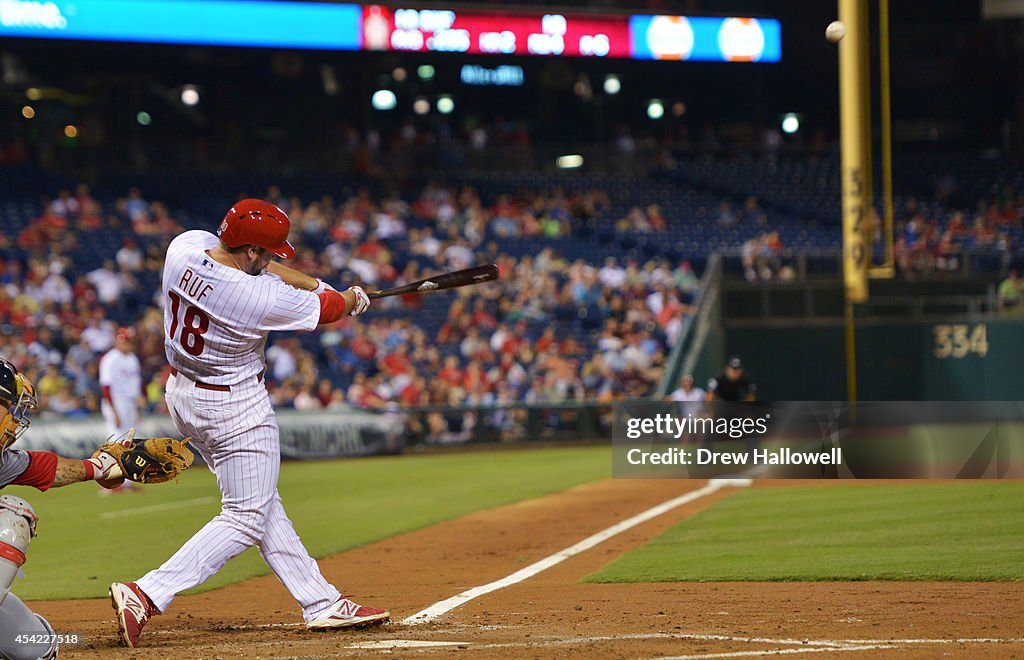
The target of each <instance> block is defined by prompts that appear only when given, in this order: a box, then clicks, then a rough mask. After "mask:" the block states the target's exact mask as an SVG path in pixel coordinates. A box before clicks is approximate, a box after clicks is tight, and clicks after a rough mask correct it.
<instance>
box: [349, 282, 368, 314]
mask: <svg viewBox="0 0 1024 660" xmlns="http://www.w3.org/2000/svg"><path fill="white" fill-rule="evenodd" d="M348 290H349V291H351V292H352V293H353V294H354V295H355V297H356V304H354V305H352V309H351V310H350V311H349V313H348V315H349V316H359V315H360V314H362V313H363V312H365V311H366V310H368V309H370V296H368V295H366V291H364V290H363V287H361V286H350V287H349V288H348Z"/></svg>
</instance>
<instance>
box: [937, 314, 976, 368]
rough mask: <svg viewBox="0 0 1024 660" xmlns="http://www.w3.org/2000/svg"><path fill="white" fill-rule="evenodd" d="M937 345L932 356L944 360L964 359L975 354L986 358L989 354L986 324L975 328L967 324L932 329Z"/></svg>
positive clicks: (944, 325) (946, 325)
mask: <svg viewBox="0 0 1024 660" xmlns="http://www.w3.org/2000/svg"><path fill="white" fill-rule="evenodd" d="M932 334H933V335H934V337H935V344H934V346H933V347H932V355H934V356H935V357H937V358H939V359H940V360H944V359H946V358H957V359H959V358H964V357H967V356H968V355H970V354H971V353H975V354H976V355H978V356H979V357H985V354H986V353H988V335H987V332H986V329H985V324H984V323H979V324H977V325H975V326H974V327H973V328H972V327H971V326H970V325H969V324H967V323H952V324H942V325H937V326H935V327H934V328H932Z"/></svg>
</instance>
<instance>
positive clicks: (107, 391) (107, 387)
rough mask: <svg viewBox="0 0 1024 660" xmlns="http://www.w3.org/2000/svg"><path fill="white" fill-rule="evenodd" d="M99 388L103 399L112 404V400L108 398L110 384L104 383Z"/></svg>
mask: <svg viewBox="0 0 1024 660" xmlns="http://www.w3.org/2000/svg"><path fill="white" fill-rule="evenodd" d="M100 389H101V390H102V392H103V400H104V401H106V402H107V403H109V404H110V405H114V400H113V399H111V398H110V385H104V386H103V387H102V388H100Z"/></svg>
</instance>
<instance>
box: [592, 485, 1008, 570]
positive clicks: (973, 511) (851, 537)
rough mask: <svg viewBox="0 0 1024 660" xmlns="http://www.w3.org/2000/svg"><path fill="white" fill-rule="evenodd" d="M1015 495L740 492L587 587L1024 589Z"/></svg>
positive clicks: (1001, 488) (995, 491) (851, 489)
mask: <svg viewBox="0 0 1024 660" xmlns="http://www.w3.org/2000/svg"><path fill="white" fill-rule="evenodd" d="M1021 579H1024V483H1021V482H1009V481H1006V482H960V483H954V484H911V483H908V484H906V485H892V486H889V485H886V486H882V485H878V486H868V485H857V486H832V487H820V488H813V487H811V488H804V487H800V488H772V489H760V488H759V489H753V490H747V491H741V492H738V493H736V494H734V495H732V496H731V497H729V498H727V499H724V500H720V501H719V502H717V503H716V504H714V505H713V506H712V507H710V508H709V509H707V510H705V511H703V512H701V513H700V514H698V515H696V516H694V517H693V518H690V519H688V520H685V521H683V522H682V523H680V524H679V525H676V526H675V527H673V528H671V529H669V530H668V531H667V532H665V533H664V534H662V535H661V536H660V537H658V538H657V539H655V540H653V541H652V542H650V543H649V544H647V545H645V546H643V547H641V548H638V549H637V550H635V551H634V552H631V553H629V554H627V555H625V556H622V557H620V558H618V559H616V560H615V561H613V562H611V563H610V564H608V565H607V566H605V567H604V568H603V569H602V570H601V571H599V572H597V573H595V574H593V575H590V576H588V577H587V578H586V580H585V581H587V582H673V581H708V582H711V581H730V580H775V581H782V580H786V581H810V580H981V581H990V580H1021Z"/></svg>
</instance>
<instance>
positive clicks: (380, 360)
mask: <svg viewBox="0 0 1024 660" xmlns="http://www.w3.org/2000/svg"><path fill="white" fill-rule="evenodd" d="M261 192H264V191H261ZM265 196H266V198H268V199H270V200H272V201H274V202H276V203H278V204H279V205H281V206H282V207H283V208H285V209H286V210H287V211H288V212H289V214H290V216H291V218H292V221H293V227H292V235H291V238H292V240H293V242H294V243H295V245H296V248H297V252H296V257H295V259H294V260H293V261H292V262H291V263H290V265H292V266H293V267H295V268H297V269H299V270H301V271H303V272H307V273H309V274H311V275H313V276H316V277H320V278H323V279H324V280H326V281H328V282H331V283H333V284H335V285H339V286H348V285H350V284H355V283H359V284H362V285H363V286H365V287H367V288H384V287H386V286H390V285H393V284H395V283H398V282H402V281H410V280H415V279H419V278H421V277H424V276H426V275H427V274H429V273H431V272H441V271H447V270H453V269H458V268H465V267H467V266H469V265H472V264H474V263H487V262H494V263H496V264H497V265H498V267H499V271H500V273H501V276H500V278H499V280H498V281H497V282H492V283H488V284H485V285H482V286H477V287H468V288H464V289H460V290H458V291H457V292H449V293H438V294H431V295H419V296H405V297H394V298H386V299H381V300H379V301H378V302H376V303H375V306H374V309H373V312H374V313H372V314H369V315H366V316H363V317H360V318H359V319H349V318H345V319H343V320H341V321H339V322H338V323H336V324H333V325H331V326H328V327H324V328H321V329H320V331H319V332H317V333H311V334H308V335H295V334H281V335H272V337H271V341H270V342H269V345H268V349H267V361H268V373H267V383H268V387H269V388H270V389H271V391H272V396H273V400H274V401H275V403H276V404H277V405H278V406H280V407H285V408H288V407H294V408H296V409H301V410H317V409H324V408H331V407H337V406H343V405H350V406H357V407H360V408H366V409H393V408H395V407H398V406H429V405H449V404H490V403H493V404H503V403H512V402H517V401H525V402H553V403H554V402H560V401H571V400H582V399H591V400H593V399H597V400H601V401H611V400H613V399H617V398H623V397H637V396H644V395H647V394H650V393H651V392H652V391H653V388H654V387H655V385H656V384H657V383H658V381H659V379H660V376H661V366H662V365H663V364H664V362H665V360H666V355H667V351H668V349H669V347H670V346H671V344H672V342H673V341H674V340H675V338H676V337H677V336H678V334H679V332H680V330H681V327H682V324H683V321H684V318H685V315H686V314H687V313H688V311H689V303H690V301H691V299H692V296H693V294H694V292H695V291H696V288H697V276H696V274H695V273H694V272H693V270H692V269H691V268H690V265H689V263H687V262H682V263H669V262H668V261H667V260H666V259H650V260H647V261H639V260H637V259H628V260H626V259H619V258H616V257H608V258H606V259H605V261H604V262H603V263H601V264H589V263H586V262H584V261H583V260H582V259H575V260H573V261H571V262H570V261H568V260H566V259H565V258H564V257H562V256H561V254H560V253H559V251H558V250H557V249H555V248H554V247H550V246H549V247H545V248H544V249H542V250H540V251H539V252H538V253H536V254H521V255H512V254H509V253H507V252H504V251H502V249H501V241H502V239H503V238H506V237H519V236H535V237H544V238H557V237H559V236H564V235H566V234H567V233H568V232H569V231H570V230H571V227H572V226H573V225H574V223H577V222H578V221H579V220H580V218H581V217H593V216H599V215H602V214H605V213H607V212H608V208H609V204H608V200H607V198H606V196H605V195H604V194H603V193H602V192H601V191H596V190H584V191H580V192H577V193H572V194H563V193H562V192H559V191H553V192H550V193H535V194H532V195H528V196H523V195H503V196H499V197H497V199H496V200H494V202H493V203H491V204H487V203H485V202H484V201H483V200H482V199H481V198H480V197H479V195H477V193H476V191H475V190H474V189H473V188H472V187H469V186H463V187H461V188H454V187H448V186H443V185H439V184H435V183H431V184H428V185H426V186H425V187H424V188H423V189H422V190H421V192H420V194H419V195H418V196H417V197H416V198H415V199H413V200H411V201H406V200H403V199H401V198H399V197H397V196H392V195H382V196H380V197H374V196H373V195H371V193H370V192H369V191H368V190H366V189H359V190H356V191H355V192H354V193H353V194H351V195H350V196H345V197H343V198H339V199H337V200H335V199H333V198H332V197H323V198H321V199H318V200H308V201H304V200H300V199H299V198H297V197H294V196H291V197H289V196H286V195H284V194H282V192H281V191H280V190H279V189H277V188H275V187H271V188H270V189H268V190H266V191H265ZM652 212H653V210H652V209H648V212H647V213H646V214H645V218H646V217H649V216H650V214H651V213H652ZM218 219H219V218H216V219H214V218H211V219H203V220H202V221H201V222H202V224H199V222H198V221H197V222H193V223H190V225H195V226H200V227H201V228H205V229H207V230H214V229H215V227H216V222H217V220H218ZM97 229H103V230H104V231H108V230H111V229H113V230H115V234H116V235H118V236H120V237H121V238H120V241H121V242H120V244H119V245H118V244H115V245H112V246H111V251H110V254H104V255H102V261H101V265H99V267H97V268H92V269H89V270H84V269H82V268H81V264H80V262H79V261H78V260H77V259H75V258H74V255H76V254H77V251H78V250H79V249H80V247H79V238H80V237H81V236H82V235H83V234H85V233H88V232H90V231H95V230H97ZM180 231H182V226H181V224H179V222H178V221H176V220H175V219H174V218H173V217H172V215H171V214H170V213H169V212H168V211H167V209H166V208H165V207H164V206H163V205H161V204H160V203H159V202H156V201H147V200H146V199H144V197H143V195H142V193H141V191H139V190H138V189H136V188H133V189H131V190H129V191H128V192H127V194H126V195H125V196H124V197H121V198H119V199H117V200H116V201H112V202H111V203H109V204H106V205H104V204H102V203H100V202H98V201H96V200H95V199H93V198H92V196H91V194H90V191H89V189H88V187H87V186H84V185H83V186H79V187H78V189H77V191H76V193H74V194H72V193H70V192H69V191H61V193H60V194H59V195H58V196H57V197H56V198H54V199H52V200H49V201H48V202H47V203H46V204H45V207H44V208H43V210H42V213H40V215H39V216H38V217H37V218H35V219H34V220H33V221H31V222H29V223H28V224H27V226H25V227H24V228H23V229H22V230H21V231H20V232H19V233H18V234H17V236H14V237H6V240H7V244H6V245H4V246H2V247H3V248H4V249H3V251H2V254H3V255H5V257H4V258H3V259H0V326H2V328H3V332H2V333H0V354H2V355H4V356H5V357H6V358H8V359H10V360H12V361H13V362H14V363H15V364H16V365H17V366H18V367H19V369H21V370H22V371H23V372H24V373H26V374H27V375H28V377H29V378H31V379H32V380H33V381H34V382H35V383H36V384H37V387H38V390H39V394H40V397H41V400H42V401H41V402H42V409H43V410H44V411H47V413H45V414H51V415H53V414H58V415H84V414H94V413H96V412H97V411H98V404H99V396H100V387H99V383H98V372H97V363H98V359H99V357H100V356H101V355H102V354H103V353H104V352H105V351H107V350H109V349H110V348H111V346H112V345H113V341H114V333H115V331H116V329H117V327H118V325H119V324H120V323H126V324H130V325H132V326H134V327H135V329H136V331H137V343H136V353H137V355H138V357H139V359H140V362H141V364H142V368H143V377H144V382H145V383H146V392H145V395H146V399H147V401H148V402H149V405H150V408H151V410H153V411H160V410H161V409H162V406H163V399H162V394H163V386H164V383H165V382H166V379H167V377H168V369H167V367H166V360H165V358H164V352H163V327H162V326H163V319H162V311H161V310H162V307H161V301H160V299H159V286H158V282H159V274H160V270H161V267H162V256H163V253H164V250H165V248H166V244H167V243H168V242H169V240H170V239H171V238H172V237H173V236H175V235H176V234H177V233H179V232H180ZM511 421H512V420H505V421H502V420H500V419H499V420H498V421H497V422H495V423H497V424H506V423H508V424H511ZM421 423H423V424H424V425H427V426H428V427H429V428H428V429H427V430H430V431H438V430H439V429H440V427H441V425H442V424H447V422H445V420H444V419H443V418H442V417H441V416H440V415H439V414H438V415H427V416H425V417H423V418H422V419H421Z"/></svg>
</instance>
